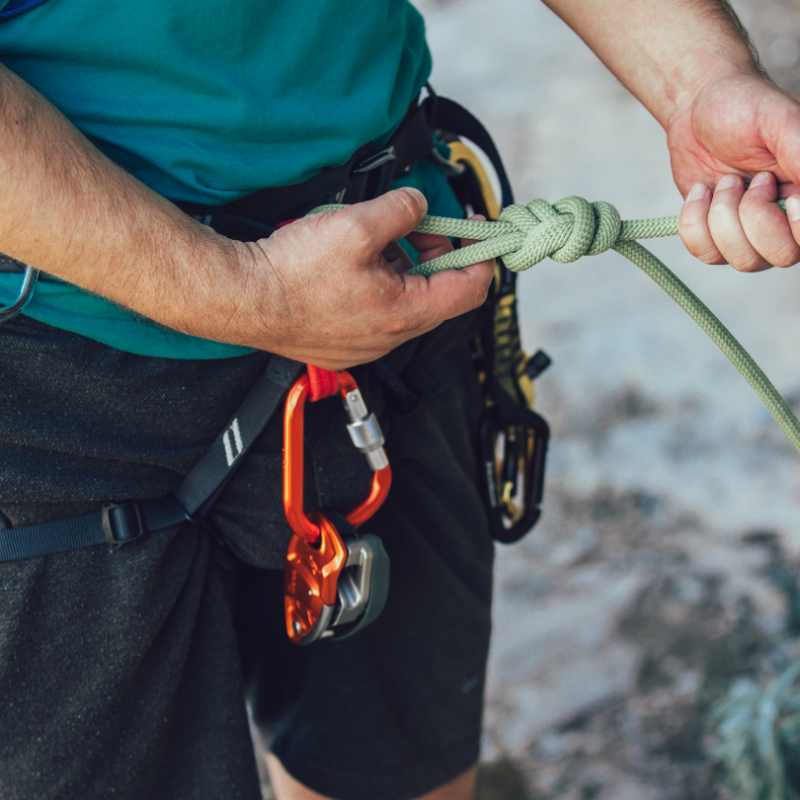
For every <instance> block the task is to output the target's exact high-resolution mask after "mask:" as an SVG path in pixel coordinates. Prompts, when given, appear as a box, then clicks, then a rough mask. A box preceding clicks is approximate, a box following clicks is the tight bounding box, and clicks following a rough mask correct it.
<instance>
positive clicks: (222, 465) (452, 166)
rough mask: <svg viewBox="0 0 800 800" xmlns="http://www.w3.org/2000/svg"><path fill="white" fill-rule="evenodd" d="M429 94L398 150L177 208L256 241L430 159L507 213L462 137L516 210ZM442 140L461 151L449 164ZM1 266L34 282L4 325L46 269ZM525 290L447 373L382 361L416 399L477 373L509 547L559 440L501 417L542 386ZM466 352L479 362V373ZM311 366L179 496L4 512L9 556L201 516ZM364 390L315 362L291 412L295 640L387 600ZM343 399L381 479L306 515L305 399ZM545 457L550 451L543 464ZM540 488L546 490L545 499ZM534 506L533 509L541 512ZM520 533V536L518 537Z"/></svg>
mask: <svg viewBox="0 0 800 800" xmlns="http://www.w3.org/2000/svg"><path fill="white" fill-rule="evenodd" d="M428 92H429V93H428V96H427V97H426V98H425V100H424V101H422V102H420V103H416V102H415V103H413V104H412V106H411V107H410V108H409V111H408V113H407V114H406V117H405V119H404V120H403V122H402V123H401V124H400V126H399V127H398V129H397V131H396V132H395V133H394V134H393V135H392V136H391V138H390V139H389V141H388V142H387V143H386V144H385V145H383V146H382V147H380V148H379V147H376V146H375V145H373V144H369V145H366V146H365V147H363V148H360V149H359V150H358V151H357V152H356V153H354V155H353V156H352V157H351V159H350V160H349V161H348V162H347V163H346V164H344V165H342V166H340V167H333V168H328V169H325V170H323V171H322V172H321V173H320V174H319V175H317V176H315V177H314V178H311V179H310V180H308V181H306V182H304V183H301V184H296V185H293V186H286V187H280V188H274V189H273V188H269V189H264V190H261V191H258V192H255V193H254V194H252V195H249V196H248V197H245V198H241V199H240V200H236V201H233V202H231V203H228V204H225V205H223V206H202V205H198V204H191V203H182V202H178V203H176V205H178V206H179V207H180V208H181V209H182V210H183V211H185V212H186V213H187V214H189V215H191V216H193V217H194V218H195V219H197V220H198V221H200V222H202V223H204V224H206V225H208V226H210V227H211V228H213V229H214V230H215V231H217V232H219V233H221V234H223V235H225V236H227V237H229V238H232V239H238V240H241V241H253V240H255V239H259V238H265V237H267V236H269V235H270V234H271V233H273V232H274V231H275V230H276V229H277V228H278V227H281V225H282V224H286V223H284V222H282V220H287V219H288V220H291V219H293V218H297V217H300V216H303V215H304V214H305V213H307V212H308V210H309V209H310V208H313V207H315V206H318V205H320V203H330V202H341V201H342V200H345V199H346V200H347V201H348V203H356V202H360V201H361V200H366V199H370V198H371V197H376V196H378V195H379V194H382V193H384V192H385V191H387V190H388V189H389V187H390V185H391V183H392V181H394V180H396V179H397V178H399V177H402V176H403V175H405V174H407V173H408V172H410V171H411V169H412V168H413V167H414V165H415V164H417V163H418V162H419V161H421V160H422V159H423V158H429V159H432V160H433V161H434V162H435V163H436V164H437V165H438V166H439V167H440V168H441V169H442V170H443V171H444V172H445V173H446V175H447V177H448V180H449V181H450V183H451V185H452V186H453V188H454V190H455V192H456V194H457V196H458V198H459V200H460V201H461V202H462V204H463V205H464V207H465V208H468V209H472V210H475V211H478V212H480V213H483V214H484V215H486V216H487V217H491V216H492V215H493V214H496V213H497V211H498V209H499V208H500V207H501V203H499V202H498V201H497V200H495V199H494V198H493V196H491V193H490V191H489V189H490V184H489V180H488V178H487V176H486V174H485V172H484V171H483V167H482V166H481V163H480V161H479V160H478V159H477V157H476V156H475V155H474V153H473V152H472V151H471V150H470V149H469V148H468V147H467V145H466V144H464V143H462V142H460V141H459V140H458V138H457V136H466V137H467V138H468V139H469V140H471V141H473V142H475V143H476V144H477V145H478V146H479V147H480V149H481V150H482V151H483V152H484V153H485V154H487V156H488V157H489V159H490V160H491V162H492V165H493V167H494V169H495V171H496V174H497V176H498V179H499V181H500V184H501V187H502V192H503V195H502V204H503V205H508V204H509V203H511V202H512V201H513V198H512V195H511V186H510V183H509V181H508V178H507V176H506V174H505V171H504V169H503V165H502V162H501V160H500V156H499V153H498V152H497V149H496V147H495V145H494V143H493V142H492V140H491V137H490V136H489V134H488V133H487V131H486V129H485V128H484V127H483V126H482V125H481V123H480V122H478V120H476V119H475V118H474V117H473V116H472V115H471V114H470V113H469V112H468V111H466V110H465V109H463V108H462V107H461V106H459V105H458V104H457V103H455V102H453V101H452V100H448V99H446V98H441V97H438V96H437V95H436V94H435V93H434V92H433V90H432V89H431V88H430V87H428ZM437 142H439V143H441V142H445V143H447V144H449V145H450V147H451V153H450V158H449V159H448V158H446V157H445V156H444V155H443V154H442V152H441V151H440V145H437V144H436V143H437ZM0 270H2V271H11V272H22V273H24V276H23V285H22V289H21V292H20V296H19V298H18V299H17V300H15V301H14V302H13V303H12V304H11V305H10V306H7V307H6V308H0V322H3V321H5V320H7V319H10V318H11V317H13V316H14V315H16V314H17V313H19V312H20V311H21V310H22V309H23V308H24V306H25V304H27V302H28V301H29V300H30V299H31V296H32V294H33V290H34V287H35V282H36V278H37V276H38V272H37V271H36V270H34V269H33V268H32V267H29V266H27V265H24V264H21V263H20V262H17V261H15V260H14V259H11V258H9V257H7V256H3V255H0ZM514 280H515V275H514V274H513V273H510V272H508V271H507V270H505V269H504V268H503V267H502V265H498V271H497V280H496V286H495V290H494V292H493V295H492V298H491V299H490V300H489V302H488V303H487V306H486V308H487V310H488V311H489V312H490V314H491V317H490V324H489V325H488V326H485V325H484V326H483V328H484V329H483V331H482V333H481V335H480V337H479V338H480V341H476V342H474V350H473V352H472V355H470V353H469V351H468V350H466V349H465V348H464V347H459V348H457V349H456V350H451V351H448V352H447V353H446V354H443V355H446V356H447V358H442V359H436V361H435V363H433V362H432V363H421V362H416V361H415V362H413V363H412V364H410V365H409V367H407V368H406V369H405V370H404V372H403V373H402V376H394V375H393V374H392V372H391V370H390V369H389V368H388V367H387V366H386V365H385V364H383V363H382V361H379V362H376V363H375V364H374V365H371V367H372V369H373V370H374V371H375V374H376V375H378V376H382V377H383V379H384V381H386V380H387V379H388V381H389V384H388V385H390V386H392V385H393V386H394V389H395V390H399V392H400V394H403V395H404V396H405V397H406V398H408V397H412V398H413V397H415V396H416V397H417V398H419V397H426V396H433V395H434V394H436V393H437V392H438V391H440V390H441V388H443V387H444V386H445V385H446V384H448V383H450V382H452V381H455V380H459V379H460V377H461V375H462V374H469V372H470V371H471V370H472V369H473V365H477V367H478V368H479V370H480V372H481V380H482V383H483V385H484V391H485V394H486V397H487V411H486V420H485V422H484V426H483V439H484V441H485V442H489V441H491V443H492V444H491V447H490V449H491V454H490V455H487V459H488V461H489V462H491V464H492V469H496V470H497V474H498V480H501V479H502V481H503V482H502V483H501V484H498V485H500V486H501V496H502V503H500V504H499V505H498V506H497V508H496V509H492V517H491V519H492V526H493V533H494V535H495V538H497V539H500V540H502V541H511V540H512V538H518V537H519V536H520V535H522V534H523V533H524V532H526V530H527V528H525V530H523V528H524V527H525V525H527V526H528V527H530V526H531V525H532V524H533V522H535V520H536V518H538V513H539V511H538V508H539V503H540V501H541V487H542V480H543V466H544V464H543V450H542V446H544V447H545V448H546V442H547V436H548V431H547V425H546V423H545V422H544V420H541V418H540V417H538V415H534V417H535V418H536V419H537V420H538V421H539V422H537V423H536V424H534V425H533V428H534V429H535V430H536V431H537V436H538V439H537V445H536V447H534V448H532V449H531V448H530V447H526V446H521V447H518V448H516V449H515V447H516V445H515V444H514V443H515V442H516V441H517V440H520V441H521V440H522V439H523V438H524V431H525V430H528V429H530V428H531V423H530V419H525V420H523V421H520V420H519V419H517V418H516V417H515V418H514V419H513V420H512V423H513V425H514V426H516V427H514V430H513V431H511V429H510V428H508V427H507V425H508V424H511V423H508V422H507V421H506V420H504V419H501V418H500V416H498V413H499V410H500V409H513V411H514V412H515V414H516V416H519V409H518V408H516V407H515V404H519V403H525V402H526V400H525V398H528V400H530V398H531V392H530V386H528V389H527V390H525V389H524V388H521V387H524V384H525V380H526V375H525V370H526V369H527V368H528V366H529V364H528V360H527V358H526V357H525V356H524V354H522V352H521V348H520V340H519V326H518V323H517V318H516V303H515V296H514ZM463 356H466V358H467V359H468V363H467V364H466V365H465V364H463V358H462V357H463ZM440 362H441V363H440ZM301 370H302V365H300V364H297V363H295V362H292V361H289V360H288V359H284V358H280V357H278V356H273V357H272V358H271V359H270V361H269V363H268V365H267V369H266V371H265V373H264V375H263V376H262V378H261V379H260V381H259V383H258V384H257V385H256V387H254V389H253V390H252V391H251V393H250V395H248V397H247V399H246V400H245V402H244V404H243V405H242V407H241V408H240V409H239V411H237V413H236V414H235V415H234V417H233V418H232V419H231V421H230V422H229V423H228V425H227V426H226V428H225V429H224V430H223V432H222V433H221V434H220V435H219V436H218V437H217V440H216V441H215V442H214V444H213V445H212V446H211V448H210V449H209V450H208V451H207V452H206V454H205V455H204V456H203V457H202V458H201V459H200V461H199V462H198V464H197V465H196V466H195V467H194V468H193V469H192V470H191V472H190V473H189V474H188V475H187V476H186V478H185V480H184V482H183V484H182V485H181V487H180V488H179V489H178V491H177V492H176V493H175V494H174V495H169V496H167V497H163V498H159V499H157V500H138V501H131V502H126V503H105V504H103V506H102V508H101V509H100V510H98V511H96V512H92V513H89V514H84V515H80V516H78V517H70V518H66V519H60V520H54V521H51V522H47V523H41V524H36V525H26V526H20V527H17V528H11V527H8V526H7V525H5V524H4V521H3V518H2V516H0V528H2V529H3V530H2V533H1V534H0V560H13V559H23V558H30V557H33V556H41V555H46V554H49V553H56V552H60V551H64V550H70V549H73V548H77V547H84V546H91V545H96V544H102V543H107V544H108V545H110V546H112V547H114V548H116V547H119V546H121V545H122V544H125V543H128V542H131V541H135V540H137V539H139V538H140V537H141V536H143V535H144V534H146V533H152V532H156V531H159V530H164V529H166V528H168V527H170V526H172V525H175V524H178V523H180V522H181V521H184V520H190V521H199V520H202V518H203V516H204V515H205V514H206V512H207V511H208V510H209V508H210V506H211V505H212V504H213V502H214V501H215V499H216V498H217V496H218V495H219V493H220V492H221V490H222V489H223V487H224V486H225V484H226V483H227V481H228V480H229V479H230V477H231V476H232V474H233V473H234V471H235V470H236V468H237V467H238V465H239V464H240V463H241V461H242V459H243V457H244V455H245V453H246V452H247V450H248V448H249V447H250V445H251V444H252V442H253V440H254V439H255V437H256V436H257V435H258V433H259V432H260V431H261V430H263V428H264V426H265V425H266V424H267V422H268V420H269V419H270V417H271V416H272V414H273V413H274V412H275V411H276V410H277V408H278V406H279V405H280V403H281V401H282V400H283V397H284V395H285V394H286V392H287V390H289V388H290V386H291V385H292V383H293V382H294V379H295V378H296V377H297V374H298V373H299V372H300V371H301ZM426 373H427V374H426ZM351 382H352V378H351V377H350V376H349V375H348V374H347V373H338V374H337V373H332V372H329V371H327V370H320V369H317V368H316V367H313V366H311V365H308V367H307V374H306V375H304V376H303V377H302V378H301V379H300V380H299V381H298V382H297V383H296V384H295V385H294V388H293V389H292V391H291V392H290V399H289V401H288V404H287V412H286V413H287V419H289V418H291V419H292V420H293V423H292V424H291V425H289V424H288V423H287V445H286V451H285V452H286V453H287V460H286V476H287V482H286V497H285V500H286V512H287V521H288V522H289V524H290V527H291V528H292V531H293V534H294V536H293V538H292V542H291V545H290V547H289V552H288V553H287V560H286V573H285V574H286V622H287V632H288V634H289V636H290V638H291V639H292V640H293V641H296V642H302V643H304V644H306V643H309V642H311V641H315V640H317V639H322V638H334V639H339V638H343V637H344V636H348V635H351V634H352V633H355V632H356V631H357V630H360V629H361V628H363V627H364V626H365V625H366V624H368V623H369V622H371V621H372V620H373V619H375V617H377V615H378V614H379V613H380V611H381V609H382V608H383V605H384V603H385V600H386V596H387V591H388V574H389V563H388V557H387V556H386V553H385V551H384V549H383V546H382V544H381V542H380V539H378V538H377V537H375V536H371V535H365V536H358V534H356V531H355V528H356V527H357V526H359V525H361V524H362V523H363V522H364V521H366V520H367V519H368V518H369V517H370V516H371V515H372V514H373V513H374V511H375V510H377V508H378V507H379V505H380V504H381V503H382V502H383V499H384V498H385V496H386V492H387V491H388V488H389V483H390V475H391V473H390V470H389V466H388V463H386V456H385V453H384V451H383V447H382V444H383V440H382V435H381V434H380V429H379V428H378V426H377V420H376V419H375V417H374V416H373V415H367V413H366V409H365V408H364V407H363V401H362V400H361V398H360V393H359V392H358V388H357V387H356V386H355V384H354V383H351ZM528 383H529V382H528ZM336 392H338V393H339V394H340V396H341V397H342V399H343V400H344V402H345V407H346V408H347V411H348V414H349V416H350V424H349V425H348V429H349V430H350V433H351V436H352V437H353V441H354V443H355V444H356V446H357V447H358V448H359V449H360V450H362V452H364V454H365V456H366V457H367V459H368V461H369V462H370V465H371V466H372V468H373V470H374V478H373V482H372V489H371V490H370V493H369V494H368V495H367V498H366V499H365V500H364V501H363V502H362V503H361V504H360V505H359V506H358V507H357V508H356V509H354V510H353V511H351V512H350V513H349V514H348V515H346V516H342V515H340V514H337V513H336V512H333V511H327V510H326V511H325V512H324V513H323V512H321V511H316V510H315V511H309V512H308V513H307V514H306V512H305V511H304V506H303V500H302V496H303V495H302V487H303V482H302V477H303V476H302V454H303V450H302V438H303V426H302V419H303V408H302V406H303V403H304V402H305V398H306V396H309V397H310V398H311V399H312V400H315V399H321V398H323V397H325V396H327V395H329V394H331V393H336ZM498 392H501V393H502V392H505V393H510V395H508V397H501V398H500V402H497V401H496V400H495V399H492V398H493V397H494V396H495V395H496V394H497V393H498ZM503 413H504V414H506V412H505V411H504V412H503ZM529 413H530V414H533V412H529ZM506 416H507V414H506ZM526 425H527V426H528V427H527V428H526V427H525V426H526ZM504 426H506V427H504ZM290 431H294V434H292V433H291V432H290ZM517 431H519V435H517ZM504 437H506V438H509V437H510V438H509V441H510V442H511V443H512V446H508V447H503V442H504ZM297 442H299V443H300V444H299V445H297V444H296V443H297ZM534 452H535V453H536V454H537V455H536V457H535V458H533V459H531V457H530V455H531V454H533V453H534ZM496 454H499V456H498V458H495V456H496ZM533 463H535V464H536V465H537V467H536V468H537V470H538V472H537V477H536V478H535V479H534V480H533V481H531V480H529V479H528V477H527V476H528V474H529V467H530V465H531V464H533ZM292 464H293V465H294V469H293V468H292V466H291V465H292ZM298 464H299V465H300V468H299V470H298V469H297V465H298ZM520 476H522V477H520ZM534 486H536V487H538V490H532V487H534ZM486 494H487V498H488V499H489V502H490V504H491V499H490V498H491V497H492V496H494V495H492V493H491V492H489V491H488V490H487V492H486ZM496 494H497V493H496V492H495V495H496ZM525 498H529V499H530V498H532V503H526V502H525ZM531 509H532V513H528V512H529V511H531ZM520 510H522V513H521V512H520ZM509 515H510V516H509ZM512 517H513V522H510V521H509V520H510V519H511V518H512ZM512 532H513V534H514V536H513V537H512V538H509V537H510V534H511V533H512ZM309 592H310V594H309Z"/></svg>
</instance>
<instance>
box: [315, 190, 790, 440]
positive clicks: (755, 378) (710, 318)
mask: <svg viewBox="0 0 800 800" xmlns="http://www.w3.org/2000/svg"><path fill="white" fill-rule="evenodd" d="M780 205H781V207H783V205H784V204H783V203H782V202H781V203H780ZM340 208H346V206H343V205H326V206H320V207H319V208H315V209H314V210H313V211H312V212H311V213H312V214H314V213H318V212H322V211H332V210H336V209H340ZM784 210H785V209H784ZM415 230H416V231H418V232H419V233H432V234H437V235H440V236H450V237H455V238H459V239H476V240H478V241H477V242H476V243H475V244H471V245H468V246H466V247H462V248H460V249H458V250H453V251H452V252H450V253H446V254H445V255H442V256H439V257H438V258H434V259H431V260H430V261H427V262H425V263H424V264H420V265H419V266H417V267H415V268H414V269H413V270H411V272H412V273H413V274H419V275H425V276H430V275H434V274H436V273H437V272H441V271H442V270H446V269H461V268H463V267H466V266H469V265H470V264H477V263H478V262H480V261H485V260H487V259H491V258H502V259H503V263H504V264H505V265H506V267H507V268H508V269H510V270H511V271H513V272H523V271H524V270H526V269H530V268H531V267H532V266H534V265H535V264H538V263H539V262H540V261H542V260H543V259H545V258H547V257H550V258H552V259H553V261H557V262H559V263H562V264H567V263H570V262H572V261H577V260H578V259H579V258H582V257H583V256H594V255H599V254H600V253H604V252H606V250H616V251H617V252H618V253H619V254H620V255H623V256H625V258H627V259H628V260H629V261H631V262H633V263H634V264H635V265H636V266H637V267H639V269H641V270H642V272H644V273H645V274H646V275H648V276H649V277H650V278H652V279H653V280H654V281H655V282H656V283H657V284H658V285H659V286H660V287H661V288H662V289H663V290H664V291H665V292H666V293H667V294H668V295H669V296H670V297H671V298H672V299H673V300H674V301H675V302H676V303H677V304H678V305H679V306H680V307H681V308H682V309H683V310H684V311H685V312H686V313H687V314H688V315H689V316H690V317H691V318H692V319H693V320H694V321H695V322H696V323H697V324H698V325H699V326H700V327H701V328H702V329H703V330H704V331H705V332H706V333H707V334H708V336H709V337H710V338H711V340H712V341H713V342H714V343H715V344H716V345H717V347H719V349H720V350H722V352H723V353H724V354H725V355H726V356H727V358H728V359H729V360H730V362H731V363H732V364H733V366H734V367H736V369H737V370H739V372H740V374H741V375H742V377H744V379H745V380H746V381H747V382H748V383H749V384H750V386H751V387H752V388H753V391H754V392H755V393H756V394H757V395H758V397H759V398H760V399H761V402H762V403H763V404H764V406H765V407H766V409H767V411H769V413H770V414H771V415H772V417H773V418H774V419H775V421H776V422H777V423H778V425H779V426H780V428H781V430H782V431H783V432H784V433H785V434H786V436H787V437H788V438H789V441H790V442H791V443H792V444H793V445H794V447H795V449H796V450H797V451H798V452H799V453H800V421H798V419H797V417H796V416H795V415H794V413H793V412H792V410H791V409H790V408H789V406H788V404H787V403H786V401H785V400H784V399H783V397H781V395H780V394H779V392H778V390H777V389H776V388H775V387H774V386H773V385H772V382H771V381H770V380H769V378H768V377H767V376H766V375H765V374H764V371H763V370H762V369H761V367H759V366H758V364H756V362H755V361H754V360H753V358H752V357H751V356H750V354H749V353H748V352H747V351H746V350H745V349H744V347H742V345H741V344H739V342H738V341H737V339H736V338H735V337H734V335H733V334H732V333H731V332H730V331H729V330H728V329H727V328H726V327H725V326H724V325H723V324H722V323H721V322H720V321H719V320H718V319H717V317H716V316H715V315H714V314H713V313H712V312H711V310H710V309H709V308H708V307H707V306H706V305H705V303H703V301H702V300H700V298H699V297H697V295H695V294H694V292H692V290H691V289H690V288H689V287H688V286H687V285H686V284H685V283H684V282H683V281H682V280H680V278H678V276H677V275H675V274H674V273H673V272H672V271H671V270H670V269H669V268H668V267H667V266H666V265H665V264H664V263H662V262H661V261H660V260H659V259H658V258H656V257H655V256H654V255H653V253H651V252H650V251H649V250H647V249H646V248H645V247H643V246H642V245H640V244H639V243H638V241H636V240H637V239H654V238H658V237H661V236H675V235H677V233H678V217H659V218H657V219H637V220H622V219H620V215H619V212H618V211H617V209H616V208H614V206H612V205H611V204H610V203H605V202H598V203H589V202H588V201H586V200H584V199H583V198H581V197H565V198H564V199H563V200H559V201H558V202H557V203H553V204H552V205H551V204H550V203H548V202H547V201H545V200H532V201H531V202H530V203H528V204H527V205H525V206H523V205H511V206H507V207H506V208H504V209H503V211H502V213H501V214H500V219H499V220H496V221H492V220H488V221H485V222H484V221H480V220H468V219H454V218H450V217H436V216H428V217H425V219H424V220H423V221H422V222H421V223H420V225H418V226H417V228H416V229H415Z"/></svg>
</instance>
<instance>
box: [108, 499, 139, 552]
mask: <svg viewBox="0 0 800 800" xmlns="http://www.w3.org/2000/svg"><path fill="white" fill-rule="evenodd" d="M101 514H102V516H101V521H100V524H101V526H102V528H103V535H104V536H105V537H106V541H107V542H108V545H109V547H112V548H114V549H116V548H118V547H122V545H124V544H128V542H132V541H133V540H134V539H138V538H139V537H140V536H143V535H144V533H145V528H144V522H143V520H142V512H141V511H140V510H139V505H138V504H137V503H134V502H130V503H104V504H103V508H102V511H101Z"/></svg>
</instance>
